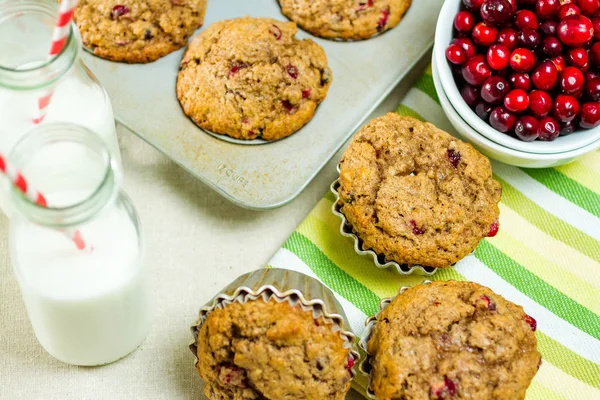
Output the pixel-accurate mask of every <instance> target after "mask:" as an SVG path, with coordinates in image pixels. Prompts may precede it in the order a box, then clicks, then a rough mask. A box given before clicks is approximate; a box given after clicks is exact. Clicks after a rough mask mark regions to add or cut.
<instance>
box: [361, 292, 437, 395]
mask: <svg viewBox="0 0 600 400" xmlns="http://www.w3.org/2000/svg"><path fill="white" fill-rule="evenodd" d="M429 283H431V281H423V283H422V284H423V285H427V284H429ZM411 287H412V286H402V287H401V288H400V290H399V291H398V294H397V295H396V296H394V297H388V298H385V299H382V300H381V302H380V303H379V312H378V313H377V314H375V315H372V316H370V317H369V318H367V320H366V321H365V326H366V328H365V330H364V332H363V334H362V336H361V337H360V339H359V342H358V347H359V349H360V351H361V355H363V357H362V358H361V362H360V364H359V366H358V371H359V376H361V378H362V379H361V381H362V382H364V383H365V384H364V386H363V385H361V387H360V389H359V391H360V392H361V393H362V394H363V395H364V396H366V397H368V398H370V399H375V400H377V397H375V394H374V393H373V391H372V390H371V369H372V367H371V357H372V355H371V354H369V352H368V350H367V343H368V342H369V339H370V338H371V333H372V332H373V328H374V327H375V325H376V324H377V319H378V317H379V315H381V313H382V312H383V310H385V308H386V307H387V306H388V305H389V304H390V303H391V302H392V301H393V300H394V299H395V298H396V297H398V296H401V295H402V293H404V292H405V291H406V290H407V289H410V288H411Z"/></svg>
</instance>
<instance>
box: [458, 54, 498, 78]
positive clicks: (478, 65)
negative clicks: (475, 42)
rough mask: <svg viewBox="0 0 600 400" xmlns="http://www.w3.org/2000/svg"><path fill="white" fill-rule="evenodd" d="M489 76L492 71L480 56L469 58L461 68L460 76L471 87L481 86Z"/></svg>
mask: <svg viewBox="0 0 600 400" xmlns="http://www.w3.org/2000/svg"><path fill="white" fill-rule="evenodd" d="M491 75H492V70H491V69H490V67H489V66H488V65H487V63H486V62H485V58H484V57H483V56H482V55H480V54H477V55H475V56H473V57H471V58H469V59H468V60H467V62H466V63H464V64H463V66H462V76H463V78H464V80H465V81H466V82H467V83H469V84H471V85H475V86H481V85H482V84H483V82H485V80H486V79H487V78H489V77H490V76H491Z"/></svg>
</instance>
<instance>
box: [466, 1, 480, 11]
mask: <svg viewBox="0 0 600 400" xmlns="http://www.w3.org/2000/svg"><path fill="white" fill-rule="evenodd" d="M463 4H464V5H465V7H466V8H467V10H473V11H476V10H479V9H480V8H481V5H482V4H483V0H463Z"/></svg>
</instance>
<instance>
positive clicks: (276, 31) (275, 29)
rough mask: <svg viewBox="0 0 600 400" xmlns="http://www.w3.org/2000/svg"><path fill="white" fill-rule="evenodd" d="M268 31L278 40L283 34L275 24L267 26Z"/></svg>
mask: <svg viewBox="0 0 600 400" xmlns="http://www.w3.org/2000/svg"><path fill="white" fill-rule="evenodd" d="M269 32H271V33H272V34H273V35H274V36H275V40H279V39H281V37H282V36H283V34H282V33H281V29H279V27H278V26H277V25H275V24H273V25H271V26H270V27H269Z"/></svg>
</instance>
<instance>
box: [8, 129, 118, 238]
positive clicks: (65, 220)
mask: <svg viewBox="0 0 600 400" xmlns="http://www.w3.org/2000/svg"><path fill="white" fill-rule="evenodd" d="M8 158H9V160H10V162H11V163H12V164H13V165H14V166H15V168H17V169H18V170H19V171H20V172H21V173H22V174H23V175H24V176H25V177H27V178H26V179H27V180H28V184H29V185H30V186H32V187H34V188H35V190H37V191H39V192H40V193H42V194H43V195H44V197H45V198H46V200H47V203H48V206H47V207H42V206H40V205H38V204H37V203H35V202H33V201H31V200H29V199H28V198H27V197H25V196H24V195H22V194H21V192H19V191H18V190H17V189H16V188H13V189H12V197H13V200H14V203H15V207H16V209H17V210H18V211H19V212H20V213H21V215H23V216H24V217H25V218H27V219H29V220H30V221H32V222H34V223H36V224H39V225H42V226H47V227H50V228H54V229H56V228H58V229H61V228H69V227H76V226H80V225H83V224H85V223H87V222H89V221H90V220H92V219H93V218H94V217H95V216H96V215H97V214H98V213H99V212H100V211H102V210H103V209H105V208H106V207H107V206H109V205H111V204H112V203H113V202H114V199H115V198H116V196H117V194H118V192H119V182H118V178H117V177H118V174H116V172H115V171H116V168H117V166H116V163H115V161H114V160H113V159H112V157H111V155H110V152H109V150H108V148H107V146H106V145H105V143H104V141H103V140H101V139H100V138H99V137H98V135H96V134H95V133H94V132H92V131H90V130H88V129H86V128H84V127H82V126H79V125H74V124H64V123H47V124H43V125H40V126H38V127H37V128H35V129H33V130H32V131H30V132H29V133H28V134H27V135H25V136H24V137H23V138H22V139H21V140H20V141H19V142H18V143H17V144H16V145H15V147H14V148H13V150H12V152H11V154H10V155H9V157H8ZM30 190H31V189H29V191H30Z"/></svg>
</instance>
